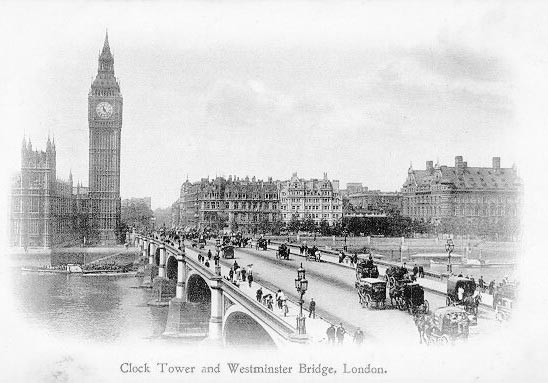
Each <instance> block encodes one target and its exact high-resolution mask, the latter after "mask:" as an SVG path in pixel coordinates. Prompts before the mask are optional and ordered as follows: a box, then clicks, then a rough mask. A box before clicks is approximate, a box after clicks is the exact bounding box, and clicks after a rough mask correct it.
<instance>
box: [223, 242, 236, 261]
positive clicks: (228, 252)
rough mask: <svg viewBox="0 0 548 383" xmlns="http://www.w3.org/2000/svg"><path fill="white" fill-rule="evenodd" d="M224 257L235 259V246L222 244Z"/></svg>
mask: <svg viewBox="0 0 548 383" xmlns="http://www.w3.org/2000/svg"><path fill="white" fill-rule="evenodd" d="M221 253H222V257H223V258H225V259H234V246H232V245H223V246H221Z"/></svg>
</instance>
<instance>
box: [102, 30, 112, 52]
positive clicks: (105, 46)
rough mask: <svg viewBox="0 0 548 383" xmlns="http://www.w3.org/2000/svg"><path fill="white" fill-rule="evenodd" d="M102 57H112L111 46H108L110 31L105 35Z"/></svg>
mask: <svg viewBox="0 0 548 383" xmlns="http://www.w3.org/2000/svg"><path fill="white" fill-rule="evenodd" d="M101 56H111V57H112V53H110V45H109V44H108V29H107V31H106V34H105V43H104V44H103V50H102V51H101Z"/></svg>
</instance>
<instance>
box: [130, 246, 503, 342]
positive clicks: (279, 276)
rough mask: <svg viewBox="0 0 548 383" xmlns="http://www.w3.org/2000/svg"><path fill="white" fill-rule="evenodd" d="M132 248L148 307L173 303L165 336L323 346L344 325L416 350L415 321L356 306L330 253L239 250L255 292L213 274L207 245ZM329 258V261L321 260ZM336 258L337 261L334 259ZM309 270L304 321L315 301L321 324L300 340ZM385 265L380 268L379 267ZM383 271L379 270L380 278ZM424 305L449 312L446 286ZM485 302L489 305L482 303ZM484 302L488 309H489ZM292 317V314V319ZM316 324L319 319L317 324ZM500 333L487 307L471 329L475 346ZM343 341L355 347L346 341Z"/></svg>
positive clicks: (428, 284) (434, 288) (430, 291)
mask: <svg viewBox="0 0 548 383" xmlns="http://www.w3.org/2000/svg"><path fill="white" fill-rule="evenodd" d="M132 238H133V239H134V243H135V244H136V245H137V246H139V247H140V248H141V250H142V257H141V259H142V260H146V262H145V263H146V265H145V267H144V268H143V269H144V270H143V273H144V278H143V287H153V294H152V295H153V296H157V298H156V299H154V301H153V302H151V303H150V304H169V314H168V321H167V325H166V329H165V332H164V335H166V336H192V335H193V334H195V335H200V336H207V337H208V339H210V340H212V341H215V342H218V343H221V344H225V345H231V344H237V343H238V340H241V339H242V338H244V339H245V338H246V337H252V335H253V336H254V339H250V343H253V344H257V343H264V344H273V345H275V346H279V345H282V344H284V345H286V344H288V343H315V344H325V343H326V339H325V335H326V332H325V331H326V329H327V327H328V326H329V324H331V323H333V324H335V325H339V324H341V323H342V324H343V325H344V327H345V329H347V331H348V333H349V335H352V333H353V332H354V331H355V330H356V329H357V328H358V327H360V328H361V329H362V330H363V331H364V333H365V337H366V340H367V341H368V342H373V343H374V342H378V343H384V342H386V341H387V340H389V339H397V343H398V344H401V345H403V344H409V345H416V344H417V343H418V337H417V330H416V327H415V324H414V322H413V317H412V316H411V315H409V314H408V313H406V312H402V311H400V310H397V309H390V308H391V307H390V305H389V306H388V309H386V310H368V309H363V308H362V307H361V305H360V304H359V303H358V297H357V294H356V290H355V286H354V283H355V270H354V268H352V267H349V266H347V265H344V264H340V263H338V261H337V260H336V256H335V255H331V254H329V253H327V252H326V253H325V254H324V256H322V262H312V261H309V262H307V261H306V258H302V257H300V256H299V253H298V251H296V249H294V250H292V254H291V256H290V259H289V260H280V259H277V258H276V255H275V254H276V251H275V248H276V246H269V249H268V250H267V251H262V250H256V249H252V248H235V259H236V260H237V262H238V263H239V264H240V265H241V266H244V265H249V264H253V275H254V278H255V282H258V285H257V284H255V285H254V286H255V287H254V288H253V292H251V291H250V290H251V289H248V288H247V285H245V284H242V285H240V286H236V285H234V284H233V283H232V282H230V281H229V280H228V279H227V278H226V277H225V276H226V275H228V270H229V268H230V266H232V262H234V260H232V259H230V260H227V259H222V258H221V260H220V265H218V266H217V265H214V264H213V262H212V264H211V265H210V266H209V267H208V266H206V265H205V264H204V262H203V259H202V261H201V262H200V260H199V258H198V256H199V254H202V255H205V254H206V253H207V251H208V250H211V251H212V253H213V254H215V244H214V243H211V242H208V243H207V244H206V247H205V249H204V250H199V249H195V248H191V247H186V248H185V246H184V245H183V244H182V243H176V244H174V243H173V242H165V241H161V240H159V239H158V238H152V237H151V236H143V235H133V237H132ZM324 257H325V260H324ZM331 258H332V259H331ZM301 263H302V264H303V265H304V266H303V267H304V268H305V269H306V278H307V279H308V291H307V292H306V296H305V297H304V298H306V300H307V302H305V305H304V307H305V313H304V314H305V316H308V313H307V312H306V311H307V310H306V308H308V305H309V300H310V299H311V298H314V300H315V302H317V308H316V313H317V318H316V319H310V318H306V328H307V331H306V333H307V335H306V336H303V335H299V331H298V330H297V323H296V322H297V321H296V317H297V316H298V314H297V312H298V305H297V304H296V303H294V302H299V299H300V297H299V295H298V293H296V292H295V276H296V270H297V268H299V264H301ZM381 263H382V262H381ZM385 269H386V266H383V265H381V264H379V271H381V273H383V272H384V270H385ZM420 283H421V284H422V285H423V287H424V290H425V298H427V299H428V301H429V303H430V308H431V310H434V309H435V308H436V307H444V306H445V305H446V303H445V297H446V295H445V288H446V287H445V285H444V284H443V282H441V281H439V282H436V281H434V280H432V279H426V278H425V279H422V280H421V281H420ZM258 286H262V288H263V289H264V288H265V287H267V288H268V289H269V290H270V291H272V292H275V291H277V290H278V289H281V290H282V291H283V292H284V294H285V295H286V297H287V298H288V301H289V302H290V303H291V304H292V305H293V307H291V306H290V315H288V317H287V318H286V317H284V316H283V315H282V314H281V312H280V311H279V310H277V308H276V307H274V310H270V309H268V308H267V307H266V306H265V305H263V304H261V303H260V302H258V301H257V300H256V299H255V296H254V292H255V289H257V288H258ZM485 301H487V299H485ZM485 301H484V302H483V303H487V302H485ZM291 310H293V313H294V315H293V313H291ZM318 318H319V319H318ZM498 329H500V323H498V322H497V321H496V319H495V314H494V311H493V310H492V309H490V308H489V307H488V306H487V305H482V306H481V307H480V311H479V315H478V325H477V326H474V327H472V328H471V330H470V337H471V339H481V338H483V337H484V336H491V335H493V333H494V332H497V331H498ZM347 338H348V339H345V342H347V341H348V342H351V341H352V339H351V338H352V337H351V336H347Z"/></svg>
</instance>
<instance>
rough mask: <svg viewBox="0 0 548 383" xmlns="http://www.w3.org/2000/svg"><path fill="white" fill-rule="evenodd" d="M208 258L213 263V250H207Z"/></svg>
mask: <svg viewBox="0 0 548 383" xmlns="http://www.w3.org/2000/svg"><path fill="white" fill-rule="evenodd" d="M207 258H208V259H209V260H210V261H211V249H208V250H207Z"/></svg>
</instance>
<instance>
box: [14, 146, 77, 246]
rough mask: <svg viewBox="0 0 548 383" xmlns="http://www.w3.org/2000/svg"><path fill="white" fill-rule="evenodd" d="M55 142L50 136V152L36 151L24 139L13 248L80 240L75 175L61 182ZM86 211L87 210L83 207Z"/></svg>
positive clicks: (15, 190) (17, 180)
mask: <svg viewBox="0 0 548 383" xmlns="http://www.w3.org/2000/svg"><path fill="white" fill-rule="evenodd" d="M56 163H57V159H56V150H55V142H52V141H51V140H50V139H49V137H48V141H47V144H46V150H45V151H43V150H34V149H33V148H32V144H31V142H30V139H29V141H28V143H27V142H26V140H25V139H23V144H22V147H21V172H20V173H19V174H18V175H17V176H16V177H15V179H14V182H13V184H12V190H11V214H10V221H11V222H10V223H11V225H10V226H11V227H10V245H11V246H16V247H23V248H28V247H42V248H49V247H53V246H56V245H63V244H69V243H72V242H74V241H75V240H76V239H77V226H76V223H77V222H76V209H77V208H78V207H79V205H77V204H76V200H77V199H78V198H80V197H81V195H80V194H78V193H79V191H78V190H76V194H75V193H73V186H72V183H73V181H72V174H70V175H69V179H68V181H62V180H59V179H57V170H56ZM81 208H82V209H84V208H85V207H81Z"/></svg>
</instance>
